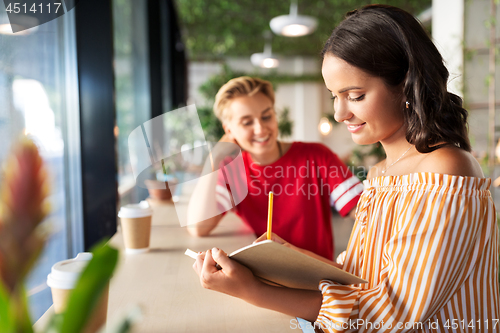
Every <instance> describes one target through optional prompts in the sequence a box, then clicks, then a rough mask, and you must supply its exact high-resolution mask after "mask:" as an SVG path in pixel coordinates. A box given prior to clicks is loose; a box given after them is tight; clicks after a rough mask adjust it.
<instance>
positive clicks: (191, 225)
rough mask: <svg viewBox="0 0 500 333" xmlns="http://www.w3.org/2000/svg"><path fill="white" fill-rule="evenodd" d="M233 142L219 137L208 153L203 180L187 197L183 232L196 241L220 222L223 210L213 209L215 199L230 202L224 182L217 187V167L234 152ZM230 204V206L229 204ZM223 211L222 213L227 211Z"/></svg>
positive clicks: (214, 207)
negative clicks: (186, 232)
mask: <svg viewBox="0 0 500 333" xmlns="http://www.w3.org/2000/svg"><path fill="white" fill-rule="evenodd" d="M237 149H238V146H237V144H236V143H235V141H234V140H233V141H231V139H230V138H227V137H226V136H223V137H222V138H221V140H220V141H219V143H218V144H217V145H215V146H214V147H213V148H212V149H211V150H210V156H209V158H207V160H206V161H205V166H204V171H203V173H202V174H203V176H201V177H200V178H198V183H197V184H196V187H195V189H194V191H193V193H192V195H191V198H190V200H189V204H188V210H187V226H188V227H187V230H188V232H189V233H190V234H191V235H193V236H196V237H200V236H208V235H209V234H210V232H211V231H212V230H213V229H214V228H215V227H216V226H217V225H218V224H219V221H220V220H221V219H222V213H223V212H224V211H225V210H224V209H220V208H218V207H217V204H218V196H225V197H226V198H225V199H226V200H230V198H229V196H230V195H231V194H230V193H229V192H228V190H227V188H226V184H225V181H223V182H222V183H221V178H220V175H219V171H220V170H219V167H220V164H221V163H222V161H223V160H224V159H225V158H227V157H228V156H232V155H234V154H235V152H236V151H237ZM229 204H230V202H229ZM229 209H230V207H227V208H226V210H229Z"/></svg>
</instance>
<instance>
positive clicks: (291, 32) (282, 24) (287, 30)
mask: <svg viewBox="0 0 500 333" xmlns="http://www.w3.org/2000/svg"><path fill="white" fill-rule="evenodd" d="M269 25H270V26H271V30H272V31H273V32H274V33H275V34H277V35H281V36H287V37H299V36H305V35H309V34H311V33H313V32H314V30H316V27H317V26H318V22H317V20H316V19H315V18H314V17H311V16H304V15H280V16H277V17H275V18H273V19H272V20H271V22H270V23H269Z"/></svg>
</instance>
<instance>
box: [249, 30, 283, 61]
mask: <svg viewBox="0 0 500 333" xmlns="http://www.w3.org/2000/svg"><path fill="white" fill-rule="evenodd" d="M271 37H272V34H271V32H270V31H266V32H265V33H264V38H265V39H266V43H265V45H264V52H262V53H254V54H252V55H251V56H250V61H251V62H252V64H253V65H254V66H256V67H262V68H276V67H278V66H279V64H280V62H279V60H278V58H277V57H276V55H275V54H273V51H272V48H271Z"/></svg>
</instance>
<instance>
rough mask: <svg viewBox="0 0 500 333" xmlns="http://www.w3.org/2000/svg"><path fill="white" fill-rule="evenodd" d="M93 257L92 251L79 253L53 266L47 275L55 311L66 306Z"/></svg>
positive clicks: (61, 309)
mask: <svg viewBox="0 0 500 333" xmlns="http://www.w3.org/2000/svg"><path fill="white" fill-rule="evenodd" d="M91 259H92V253H89V252H83V253H79V254H78V255H77V256H76V258H74V259H68V260H63V261H59V262H57V263H55V264H54V265H53V266H52V269H51V271H50V274H49V275H48V276H47V285H48V286H49V287H50V289H51V291H52V301H53V302H54V311H55V312H56V313H61V312H63V311H64V309H65V308H66V303H67V301H68V297H69V294H70V292H71V290H72V289H73V288H74V287H75V285H76V282H77V281H78V278H79V277H80V274H81V273H82V271H83V270H84V269H85V267H86V266H87V265H88V263H89V261H90V260H91Z"/></svg>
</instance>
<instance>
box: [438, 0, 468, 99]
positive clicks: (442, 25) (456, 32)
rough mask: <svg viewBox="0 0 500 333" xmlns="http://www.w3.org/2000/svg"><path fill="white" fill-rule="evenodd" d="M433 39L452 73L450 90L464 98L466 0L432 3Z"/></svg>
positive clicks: (446, 0)
mask: <svg viewBox="0 0 500 333" xmlns="http://www.w3.org/2000/svg"><path fill="white" fill-rule="evenodd" d="M432 38H433V40H434V44H435V45H436V46H437V48H438V50H439V52H441V55H442V56H443V59H444V61H445V64H446V67H447V68H448V71H449V72H450V78H449V80H448V90H449V91H451V92H453V93H454V94H456V95H459V96H463V62H464V53H463V40H464V0H433V1H432Z"/></svg>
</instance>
